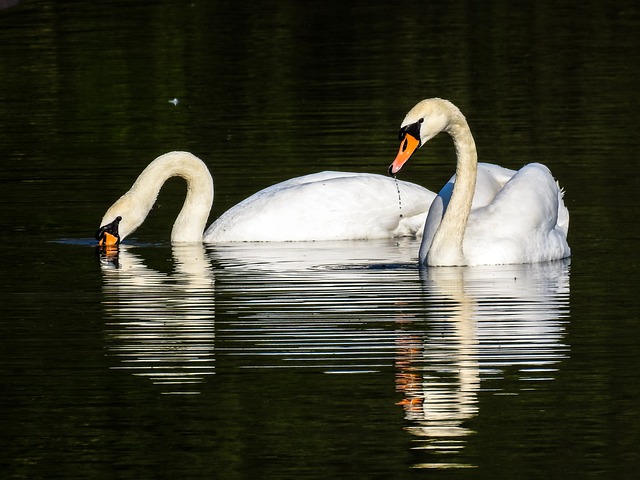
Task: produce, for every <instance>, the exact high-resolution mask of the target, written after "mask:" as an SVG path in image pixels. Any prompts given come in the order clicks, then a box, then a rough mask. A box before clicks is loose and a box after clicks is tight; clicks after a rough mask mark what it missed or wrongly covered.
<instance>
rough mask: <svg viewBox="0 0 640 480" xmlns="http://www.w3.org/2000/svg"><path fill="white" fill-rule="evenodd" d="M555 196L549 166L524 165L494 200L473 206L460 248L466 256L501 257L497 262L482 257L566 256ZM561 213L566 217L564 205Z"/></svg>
mask: <svg viewBox="0 0 640 480" xmlns="http://www.w3.org/2000/svg"><path fill="white" fill-rule="evenodd" d="M559 201H561V196H559V195H558V186H557V183H556V181H555V179H554V178H553V176H552V175H551V172H550V171H549V169H548V168H547V167H546V166H544V165H542V164H539V163H532V164H529V165H526V166H524V167H523V168H521V169H520V170H518V172H517V173H516V174H515V175H513V177H512V178H511V179H510V180H509V181H508V182H507V183H506V184H505V186H504V188H503V189H502V190H501V191H500V193H499V194H498V195H497V196H496V197H495V199H494V201H493V202H491V203H490V204H489V205H487V206H485V207H481V208H479V209H477V210H474V211H472V213H471V216H470V217H469V223H468V225H467V231H466V234H465V243H464V250H465V254H467V253H469V254H470V255H469V257H470V258H482V257H483V255H485V256H486V255H497V256H498V257H500V262H497V261H495V260H491V261H488V260H485V261H486V263H528V262H537V261H544V260H547V259H551V258H563V257H564V256H568V255H569V252H570V251H569V247H568V245H567V242H566V235H564V234H563V233H562V231H561V229H559V228H558V219H559V213H560V211H561V208H560V204H559ZM562 207H563V208H565V207H564V203H562ZM565 210H566V208H565ZM565 213H566V221H567V222H568V211H567V212H565ZM472 250H473V252H472Z"/></svg>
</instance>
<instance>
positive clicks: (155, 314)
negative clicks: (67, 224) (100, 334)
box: [101, 244, 215, 393]
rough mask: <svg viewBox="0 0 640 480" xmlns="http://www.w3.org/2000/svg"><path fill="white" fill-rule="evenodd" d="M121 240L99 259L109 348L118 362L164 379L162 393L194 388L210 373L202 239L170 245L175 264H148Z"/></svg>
mask: <svg viewBox="0 0 640 480" xmlns="http://www.w3.org/2000/svg"><path fill="white" fill-rule="evenodd" d="M135 250H136V248H135V247H133V248H132V247H130V246H127V245H121V246H120V247H119V251H118V252H116V253H115V254H112V255H107V256H104V257H102V259H101V268H102V272H103V277H104V287H103V290H104V306H105V311H106V314H107V318H108V319H109V321H108V324H107V326H106V329H107V344H108V347H109V349H110V351H111V352H112V353H113V354H115V355H116V356H118V357H120V360H121V364H120V366H119V367H116V368H124V369H129V370H132V371H134V372H136V374H137V375H142V376H146V377H149V378H151V379H152V380H153V382H154V383H156V384H158V385H163V386H164V388H165V389H166V390H167V392H165V393H198V390H197V388H195V386H196V385H197V384H199V383H202V382H203V381H204V379H205V378H206V376H207V375H211V374H212V373H214V367H215V361H214V360H215V357H214V333H215V329H214V320H215V306H214V277H213V271H212V269H211V265H210V263H209V261H208V259H207V258H206V252H205V249H204V247H203V246H202V245H201V244H189V245H187V244H183V245H174V246H173V247H172V249H171V250H172V254H173V261H174V270H173V271H172V272H170V273H165V272H159V271H156V270H154V269H151V268H148V267H147V266H146V265H145V264H144V261H143V260H142V259H141V257H139V256H138V255H137V254H135V253H134V251H135Z"/></svg>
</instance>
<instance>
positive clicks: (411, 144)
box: [389, 133, 420, 175]
mask: <svg viewBox="0 0 640 480" xmlns="http://www.w3.org/2000/svg"><path fill="white" fill-rule="evenodd" d="M419 146H420V140H418V139H417V138H416V137H414V136H413V135H411V134H409V133H407V134H405V136H404V138H403V139H402V142H401V143H400V149H399V150H398V155H397V156H396V159H395V160H394V161H393V163H392V164H391V165H389V173H390V174H391V175H395V174H396V173H398V172H399V171H400V169H401V168H402V166H403V165H404V164H405V163H407V160H409V159H410V158H411V155H413V152H415V151H416V149H417V148H418V147H419Z"/></svg>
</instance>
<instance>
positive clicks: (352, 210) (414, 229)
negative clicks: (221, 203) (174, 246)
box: [96, 152, 435, 244]
mask: <svg viewBox="0 0 640 480" xmlns="http://www.w3.org/2000/svg"><path fill="white" fill-rule="evenodd" d="M173 176H180V177H183V178H184V179H185V180H186V182H187V196H186V200H185V202H184V205H183V207H182V210H181V211H180V213H179V214H178V217H177V219H176V221H175V223H174V225H173V230H172V232H171V241H172V242H202V241H204V242H206V243H223V242H257V241H265V242H266V241H312V240H354V239H373V238H390V237H397V236H411V235H419V234H421V232H422V228H423V226H424V220H425V218H426V216H427V212H428V210H429V205H431V202H432V200H433V198H434V197H435V194H434V193H432V192H430V191H429V190H427V189H425V188H423V187H420V186H419V185H414V184H412V183H409V182H397V183H396V182H395V181H394V179H391V178H389V177H386V176H383V175H374V174H367V173H348V172H321V173H316V174H311V175H305V176H302V177H296V178H292V179H290V180H287V181H285V182H282V183H278V184H276V185H272V186H271V187H268V188H265V189H264V190H261V191H259V192H257V193H255V194H254V195H252V196H251V197H249V198H247V199H245V200H243V201H242V202H240V203H238V204H237V205H236V206H234V207H232V208H231V209H229V210H228V211H227V212H225V213H224V214H223V215H222V216H220V218H218V219H217V220H216V221H215V222H214V223H213V224H212V225H211V226H210V227H209V228H208V229H207V230H206V232H204V229H205V226H206V222H207V218H208V217H209V211H210V209H211V206H212V204H213V179H212V178H211V174H210V173H209V170H208V168H207V166H206V165H205V164H204V162H202V160H200V159H199V158H198V157H196V156H195V155H192V154H191V153H188V152H169V153H167V154H164V155H162V156H160V157H158V158H156V159H155V160H154V161H153V162H151V163H150V164H149V165H148V166H147V168H145V169H144V171H143V172H142V173H141V174H140V176H139V177H138V179H137V180H136V181H135V183H134V184H133V186H132V187H131V189H130V190H129V191H128V192H127V193H125V194H124V195H123V196H122V197H120V199H119V200H117V201H116V202H115V203H114V204H113V205H112V206H111V207H110V208H109V209H108V210H107V212H106V213H105V214H104V217H103V218H102V222H101V225H102V227H101V228H100V230H99V231H98V234H97V235H96V237H99V236H100V237H102V236H103V234H104V233H105V232H108V230H109V228H110V225H108V224H113V226H114V227H116V230H117V233H118V234H119V240H123V239H124V238H125V237H127V236H128V235H130V234H131V233H132V232H133V231H134V230H135V229H136V228H137V227H138V226H139V225H140V224H142V222H143V221H144V219H145V218H146V217H147V215H148V213H149V211H150V210H151V208H152V207H153V204H154V203H155V201H156V198H157V196H158V193H159V191H160V189H161V188H162V185H164V183H165V182H166V181H167V179H168V178H170V177H173ZM398 191H399V192H400V193H398ZM399 196H400V198H401V204H400V206H399V203H398V197H399ZM118 218H119V219H120V220H118ZM118 222H119V225H118ZM203 232H204V234H203ZM99 240H100V239H99ZM119 240H117V239H115V238H112V241H113V242H114V243H115V242H117V241H119ZM102 241H104V240H101V242H102ZM106 243H107V244H108V243H110V241H109V240H106Z"/></svg>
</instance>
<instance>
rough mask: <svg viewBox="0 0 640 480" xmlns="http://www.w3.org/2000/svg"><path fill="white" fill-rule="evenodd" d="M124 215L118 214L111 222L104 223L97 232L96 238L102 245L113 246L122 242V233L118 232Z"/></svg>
mask: <svg viewBox="0 0 640 480" xmlns="http://www.w3.org/2000/svg"><path fill="white" fill-rule="evenodd" d="M120 220H122V217H120V216H118V217H116V219H115V220H114V221H113V222H111V223H107V224H106V225H103V226H102V227H100V228H99V229H98V231H97V232H96V240H98V245H99V246H101V247H113V246H116V245H118V244H119V243H120V234H119V233H118V225H119V224H120Z"/></svg>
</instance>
